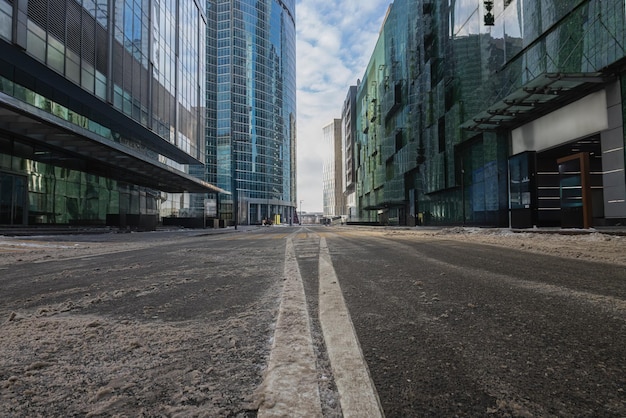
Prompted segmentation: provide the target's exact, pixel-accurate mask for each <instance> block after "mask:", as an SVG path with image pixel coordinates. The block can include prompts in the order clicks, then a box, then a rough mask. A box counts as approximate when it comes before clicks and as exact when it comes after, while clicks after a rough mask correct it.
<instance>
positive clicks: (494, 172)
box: [357, 0, 626, 226]
mask: <svg viewBox="0 0 626 418" xmlns="http://www.w3.org/2000/svg"><path fill="white" fill-rule="evenodd" d="M487 3H492V4H493V8H492V9H491V10H487V8H486V4H487ZM488 15H492V16H493V22H491V19H490V18H489V16H488ZM625 18H626V13H625V4H624V1H623V0H608V1H607V0H602V1H600V0H576V1H571V0H506V1H494V2H485V1H483V0H450V1H449V2H436V1H430V0H396V1H395V2H394V3H393V4H392V8H391V11H390V13H389V14H388V16H387V20H386V22H385V24H384V26H383V29H382V30H381V33H380V37H379V39H378V44H377V46H376V49H375V51H374V53H373V54H372V56H371V58H370V63H369V64H368V67H367V69H366V71H365V74H364V76H363V79H362V82H361V83H360V85H359V91H358V100H357V106H358V113H357V115H358V116H357V117H358V118H359V123H360V125H361V127H360V129H359V141H358V149H359V152H360V159H359V161H360V165H359V168H358V184H357V196H358V202H357V203H358V210H359V217H360V218H361V219H369V220H379V221H380V220H384V221H386V222H392V221H393V220H394V219H397V222H399V223H406V224H412V222H416V223H420V222H421V223H425V224H477V225H493V226H506V225H508V179H507V174H508V172H507V170H508V169H507V161H506V160H507V157H508V155H509V134H508V132H506V131H503V130H497V129H491V130H485V131H483V132H480V133H477V132H475V131H469V130H464V129H462V128H461V126H462V125H463V124H464V122H466V121H468V120H471V118H473V117H475V115H477V114H479V113H481V112H484V111H486V110H487V109H488V108H489V107H490V106H492V105H494V104H495V103H497V102H498V101H501V100H502V99H504V98H506V97H507V96H508V95H510V94H511V93H513V92H515V91H518V90H520V89H522V88H523V87H524V85H526V84H527V83H529V82H530V81H532V80H534V79H536V78H537V77H539V76H541V75H542V74H546V73H570V74H582V73H594V72H600V71H607V70H610V69H611V68H618V64H619V63H620V62H623V60H624V58H625V57H626V53H625V47H626V42H624V39H626V32H625ZM383 46H384V52H383ZM374 214H378V216H377V217H375V216H374Z"/></svg>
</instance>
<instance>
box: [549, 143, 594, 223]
mask: <svg viewBox="0 0 626 418" xmlns="http://www.w3.org/2000/svg"><path fill="white" fill-rule="evenodd" d="M557 164H558V165H559V191H560V199H561V227H562V228H591V226H592V225H591V224H592V208H591V187H590V183H589V153H586V152H581V153H578V154H574V155H570V156H567V157H563V158H559V159H558V160H557Z"/></svg>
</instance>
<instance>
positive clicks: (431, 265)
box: [0, 227, 626, 417]
mask: <svg viewBox="0 0 626 418" xmlns="http://www.w3.org/2000/svg"><path fill="white" fill-rule="evenodd" d="M55 239H58V240H64V241H72V242H79V243H83V244H84V243H91V245H96V246H98V245H100V246H101V249H100V250H99V251H95V252H94V253H93V254H89V255H81V256H77V257H72V258H69V259H56V258H50V259H45V260H41V262H37V263H26V262H16V263H13V264H11V265H8V266H4V267H3V268H2V269H0V286H1V289H2V290H1V302H0V318H9V320H6V322H5V321H4V320H2V321H0V339H4V340H5V341H9V339H11V341H9V342H8V344H5V347H8V348H6V350H5V351H2V349H0V355H2V356H4V357H2V358H0V388H2V391H4V392H3V393H4V394H3V395H2V396H1V397H0V401H2V402H0V404H2V405H3V406H0V414H7V413H8V414H10V415H12V416H32V415H38V414H39V415H41V414H43V415H46V416H64V415H65V416H67V415H86V414H91V415H94V416H98V412H99V411H105V412H106V413H108V414H111V415H114V414H121V415H124V414H125V415H137V414H139V413H143V414H146V415H164V416H172V415H176V414H178V415H181V416H192V415H194V416H233V417H250V416H256V411H257V409H258V399H256V397H255V396H256V395H255V393H256V391H257V390H258V387H259V385H261V383H262V381H263V373H264V370H265V368H266V366H267V364H268V361H269V357H270V351H271V350H272V343H273V332H274V326H275V323H276V318H277V316H278V312H279V305H280V302H281V289H282V287H283V281H284V280H286V279H287V278H286V277H283V275H284V265H285V259H286V245H287V241H288V240H290V241H291V242H292V243H293V250H294V252H295V258H296V260H297V264H298V266H299V274H300V275H301V280H302V287H303V289H304V293H305V300H306V304H307V310H308V315H309V317H310V333H311V340H312V344H313V351H314V355H315V363H316V367H317V373H318V379H319V381H318V386H319V395H320V400H321V402H322V408H321V411H322V414H323V416H325V417H338V416H342V414H344V413H345V412H346V411H342V402H341V396H340V394H339V390H338V388H337V384H336V382H335V381H334V377H333V365H332V364H331V361H330V359H329V356H328V351H329V350H328V347H327V346H326V342H325V340H324V335H323V332H322V328H323V327H322V324H320V317H319V306H320V303H319V301H320V297H322V296H323V295H320V292H319V288H320V287H319V286H320V282H319V277H320V253H321V250H320V248H321V241H322V240H324V241H325V243H326V244H327V246H328V251H329V253H330V260H331V261H332V267H333V268H334V272H335V273H336V281H337V282H338V285H339V286H340V288H341V290H342V291H343V297H344V299H345V303H346V305H347V308H348V311H349V315H350V317H351V319H352V322H353V325H354V330H355V331H356V335H357V337H358V341H359V343H360V348H361V351H362V354H363V356H364V358H365V360H366V362H367V367H368V369H369V373H370V376H371V379H372V380H373V382H374V385H375V389H376V391H377V395H378V397H379V399H380V404H381V405H382V408H383V409H384V413H385V415H386V416H387V417H425V416H437V417H440V416H476V417H479V416H480V417H482V416H497V417H499V416H537V417H538V416H541V417H545V416H561V417H563V416H565V417H567V416H572V417H574V416H575V417H579V416H615V417H623V416H626V401H625V399H626V394H625V393H624V391H625V390H626V269H624V268H623V267H620V266H615V265H610V264H600V263H591V262H584V261H580V260H572V259H564V258H559V257H550V256H544V255H532V254H530V253H522V252H519V251H515V250H512V249H507V248H502V247H496V246H487V245H477V244H470V243H464V242H462V241H459V240H458V239H452V238H450V239H439V238H435V237H428V238H427V239H426V238H420V239H415V238H411V237H403V236H382V235H381V234H377V233H370V232H368V230H367V229H360V228H347V227H345V228H332V227H331V228H329V227H302V228H300V227H272V228H258V229H246V230H240V231H237V232H233V231H230V233H226V234H218V235H207V234H205V233H203V232H202V231H185V232H167V233H141V234H108V235H102V236H81V237H75V236H74V237H57V238H55ZM116 243H117V244H120V243H124V244H128V243H131V244H132V245H130V246H126V247H124V246H122V247H119V246H116V245H117V244H116ZM324 248H325V247H324ZM0 256H1V255H0ZM79 318H99V322H98V323H97V325H98V327H97V328H96V329H97V330H102V332H101V334H102V335H100V336H98V337H97V338H96V337H94V338H95V339H94V340H93V341H95V342H94V343H92V344H85V345H84V346H82V347H81V351H84V352H87V354H85V353H81V355H80V356H78V355H77V354H76V350H73V351H72V352H71V353H70V352H69V351H68V354H67V356H66V355H65V354H64V353H63V349H64V348H63V347H58V346H57V347H56V348H55V349H54V350H53V349H52V348H50V346H51V344H50V342H49V341H48V342H47V343H46V341H43V340H45V338H44V336H45V334H42V333H39V334H38V333H37V332H43V331H41V330H42V329H43V327H44V325H46V326H49V321H51V320H55V321H61V322H59V323H60V324H61V325H59V324H58V323H55V327H57V328H61V327H62V326H64V327H66V328H67V329H68V330H69V331H67V333H66V334H59V336H58V341H64V339H67V338H70V337H71V338H74V336H75V335H78V334H79V331H77V329H76V328H75V327H74V328H72V325H71V324H69V323H68V321H70V320H72V319H76V320H78V319H79ZM90 320H91V321H92V322H88V325H87V326H86V327H87V331H85V330H80V332H91V331H93V327H94V325H93V323H94V322H93V320H92V319H90ZM29 324H30V325H29ZM26 325H29V326H30V327H31V328H24V327H25V326H26ZM19 327H22V328H19ZM146 327H148V328H146ZM152 327H154V328H152ZM168 327H169V328H168ZM57 328H54V329H55V330H56V329H57ZM146 329H148V330H149V332H148V331H146ZM24 330H26V331H24ZM37 330H40V331H37ZM176 330H180V336H178V334H176V335H177V337H176V338H178V339H179V340H180V341H178V342H175V341H165V342H163V343H162V345H158V341H159V339H163V338H166V337H164V336H167V335H169V334H168V333H170V334H171V333H172V332H174V331H176ZM25 332H30V335H31V339H30V340H29V339H28V337H26V339H22V340H20V341H17V340H16V341H13V339H15V338H16V337H15V336H16V335H21V336H22V337H21V338H24V337H23V335H24V333H25ZM124 333H126V334H133V333H140V334H141V335H143V337H142V338H143V339H144V340H145V341H148V342H144V343H142V344H139V346H140V347H142V349H143V352H142V353H141V354H142V356H143V357H137V358H135V357H132V356H137V355H138V351H140V350H134V351H132V353H131V354H127V351H128V350H127V351H124V350H121V351H120V352H117V351H116V355H117V356H118V357H117V358H116V361H118V362H122V363H124V364H125V365H128V364H130V366H125V367H126V368H127V369H129V370H128V371H127V372H126V371H125V372H124V373H128V376H126V377H125V378H126V380H127V383H126V385H125V386H124V387H123V389H120V388H119V387H112V388H111V390H110V391H104V392H103V391H102V389H101V388H102V386H103V385H104V386H106V387H109V386H110V384H109V383H107V382H109V381H113V380H115V379H118V380H119V376H113V377H112V376H109V375H107V374H106V373H108V372H107V371H106V370H105V369H99V368H97V367H94V366H93V365H94V364H99V363H100V362H102V358H104V357H106V353H103V352H100V351H98V350H99V348H98V347H100V346H101V345H103V344H105V342H108V341H111V343H112V344H113V347H115V346H119V345H123V344H125V343H124V341H125V338H129V339H130V338H131V337H132V335H128V336H127V337H126V336H125V335H124ZM118 334H119V335H118ZM81 335H82V334H81ZM88 335H89V337H90V338H91V337H93V336H92V334H88ZM68 336H69V337H68ZM53 337H54V336H50V337H49V338H53ZM79 337H80V335H79ZM71 338H70V339H71ZM76 338H78V337H76ZM98 338H102V340H100V339H98ZM115 338H118V339H119V341H117V340H115ZM42 341H43V342H42ZM72 341H74V340H72ZM96 342H97V343H98V344H100V345H97V344H96ZM44 343H45V344H44ZM130 344H131V346H132V347H133V349H134V348H135V346H136V345H137V343H135V342H131V343H130ZM57 345H58V344H57ZM148 347H151V348H154V353H152V352H150V351H149V350H147V348H148ZM67 350H70V348H67ZM89 350H92V352H91V354H89V353H88V352H89ZM107 350H111V348H110V347H108V348H107ZM7 353H9V354H10V355H7ZM163 353H166V355H165V356H164V355H163ZM70 354H71V355H72V356H74V357H72V358H73V360H72V362H73V363H72V367H74V368H77V367H80V373H82V374H84V375H88V376H89V378H88V379H83V380H82V383H81V382H78V383H72V384H75V385H76V386H71V385H72V384H70V383H69V382H65V386H66V387H69V389H66V390H70V391H75V392H76V395H75V396H74V397H72V396H66V397H65V398H63V395H67V393H64V392H62V389H61V387H62V386H63V385H60V384H55V385H53V384H49V385H48V386H49V390H50V393H49V394H48V395H47V396H41V397H33V392H36V391H37V390H41V385H42V383H41V382H42V381H46V379H48V380H47V381H50V382H52V381H54V378H55V376H57V377H58V376H61V377H59V379H64V378H66V375H67V373H68V372H67V368H68V367H69V366H67V367H66V362H67V363H69V362H70V361H69V360H67V358H69V357H68V356H70ZM33 356H39V357H40V358H44V359H48V360H47V361H46V362H44V363H43V364H44V365H43V366H41V367H33V364H30V363H28V362H29V361H30V360H29V358H30V357H33ZM102 356H104V357H102ZM109 357H110V356H109ZM109 357H106V360H107V361H110V359H109ZM155 359H156V360H155ZM131 360H133V361H131ZM157 360H158V361H157ZM147 361H150V362H151V363H150V364H151V366H150V367H149V368H147V367H146V366H142V362H143V363H145V362H147ZM28 364H30V366H28ZM37 364H38V363H37ZM37 364H36V365H37ZM25 365H26V366H27V367H25ZM133 367H135V368H136V369H133ZM146 370H150V373H149V376H148V377H146V378H145V379H142V378H140V377H134V376H138V375H141V374H142V373H143V374H146V373H147V372H146ZM173 370H186V371H188V372H189V373H191V374H192V375H193V376H194V378H193V379H192V380H189V379H190V378H189V377H187V375H184V376H178V377H176V378H172V374H171V373H173ZM192 372H193V373H192ZM55 373H56V374H55ZM118 373H121V372H118ZM185 373H187V372H185ZM64 376H65V377H64ZM186 379H187V380H186ZM179 380H180V381H181V382H182V383H180V384H178V383H177V382H178V381H179ZM190 382H192V383H193V384H191V383H190ZM194 382H195V383H194ZM68 385H69V386H68ZM107 385H109V386H107ZM53 386H54V387H53ZM146 387H148V388H149V390H146V389H145V388H146ZM37 388H38V389H37ZM185 391H186V392H185ZM148 392H149V393H151V395H147V394H146V393H148ZM182 392H185V396H182V397H180V399H179V398H178V397H177V396H178V395H176V396H175V394H178V393H182ZM102 393H104V394H102ZM155 393H158V394H159V396H155V395H154V394H155ZM100 394H102V395H100ZM112 394H114V395H115V396H116V398H115V399H113V398H111V396H113V395H112ZM85 399H88V401H85ZM90 402H91V403H90ZM107 408H108V409H107ZM172 408H173V409H172ZM106 413H105V414H104V415H106Z"/></svg>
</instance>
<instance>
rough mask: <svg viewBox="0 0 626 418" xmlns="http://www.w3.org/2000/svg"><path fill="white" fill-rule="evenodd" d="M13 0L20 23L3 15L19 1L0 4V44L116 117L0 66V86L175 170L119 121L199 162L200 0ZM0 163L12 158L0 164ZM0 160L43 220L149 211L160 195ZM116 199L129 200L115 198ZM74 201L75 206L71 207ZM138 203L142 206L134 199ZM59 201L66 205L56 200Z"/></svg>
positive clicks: (202, 30)
mask: <svg viewBox="0 0 626 418" xmlns="http://www.w3.org/2000/svg"><path fill="white" fill-rule="evenodd" d="M20 4H24V5H26V4H27V6H25V7H24V10H23V11H24V12H25V13H26V15H27V21H26V23H25V24H24V23H23V22H22V21H21V19H16V16H13V14H14V13H16V11H17V10H18V9H19V7H20V5H17V6H18V7H14V6H16V4H14V2H13V1H11V0H0V41H1V42H7V43H10V42H14V43H15V42H17V43H18V44H20V45H21V46H22V47H23V48H24V53H25V54H27V55H28V56H29V57H30V58H33V59H35V60H37V61H39V62H40V63H42V64H44V65H45V66H46V67H47V68H48V69H49V70H50V71H53V72H56V73H58V74H60V75H62V76H63V77H64V78H66V79H67V80H69V81H71V82H72V83H74V84H76V85H78V86H80V87H81V88H82V90H83V91H85V92H86V93H87V94H88V95H92V96H94V97H95V98H97V99H99V100H101V101H102V102H106V103H110V104H111V105H112V107H113V108H115V109H116V110H118V111H119V112H120V117H119V118H118V120H115V121H112V120H110V119H106V118H103V117H102V116H101V115H96V114H95V113H94V112H93V110H92V109H91V108H90V107H89V106H88V105H87V104H86V103H83V102H81V98H77V97H72V98H69V97H66V94H65V92H62V91H57V92H52V93H51V90H50V86H45V87H46V88H45V91H44V90H43V89H42V90H41V91H39V90H40V87H41V86H40V84H38V82H37V80H36V79H35V78H34V77H33V76H32V75H29V74H26V73H24V72H21V71H19V70H17V69H15V68H9V66H6V67H5V68H3V69H2V71H1V74H0V75H1V77H0V91H2V92H3V93H6V94H9V95H10V96H13V97H15V98H18V99H20V100H23V101H25V102H26V103H28V104H30V105H34V106H36V107H37V108H38V109H41V110H44V111H46V112H49V113H51V114H53V115H54V116H56V117H60V118H62V119H64V120H65V121H67V122H70V123H72V124H76V125H78V126H80V127H82V128H86V129H88V130H89V131H90V132H92V133H95V134H97V135H99V136H101V137H103V138H105V139H107V140H110V141H114V142H116V143H118V144H121V145H124V146H127V147H129V148H131V149H132V150H133V152H140V153H142V154H143V155H145V156H148V157H150V158H152V159H155V160H159V161H160V162H163V163H166V164H168V165H170V166H172V167H174V168H175V169H178V170H180V171H183V172H187V171H188V167H186V166H184V165H182V164H180V163H177V162H175V161H174V160H171V159H169V158H168V157H167V156H165V155H161V154H159V153H158V152H156V151H155V150H154V147H152V146H151V145H150V144H149V143H147V141H146V140H145V139H144V138H141V137H140V135H137V134H131V133H129V132H126V131H124V130H123V129H120V128H119V126H123V125H124V122H125V118H130V119H131V120H132V121H134V122H136V123H138V124H140V125H141V126H142V127H144V128H145V129H146V130H150V131H152V132H154V133H157V134H158V135H159V137H160V138H161V139H162V140H163V141H168V142H170V143H172V144H175V145H176V146H177V147H178V148H180V149H182V150H184V151H185V152H186V153H188V154H189V155H191V156H193V157H194V158H196V159H198V160H199V161H203V160H204V158H205V147H204V126H205V108H204V107H205V98H204V91H205V77H204V76H203V74H204V71H205V59H206V56H205V41H206V35H205V29H206V17H205V11H204V7H205V6H204V4H203V3H202V2H201V3H196V2H176V1H174V0H79V1H65V0H32V1H28V2H27V3H26V2H23V3H20ZM16 22H18V23H16ZM3 65H4V64H3ZM42 84H43V83H42ZM52 88H54V87H52ZM116 126H117V128H116ZM6 149H9V148H6ZM6 159H11V160H12V161H11V162H10V163H5V162H4V161H5V160H6ZM2 161H3V164H2V165H1V166H0V168H2V169H7V170H10V169H11V166H15V165H16V164H17V165H19V170H18V171H19V172H20V173H24V174H26V175H27V176H29V181H28V188H29V199H30V212H31V213H32V214H33V216H35V217H36V219H37V220H38V221H41V222H44V223H66V222H68V221H72V220H76V219H89V220H92V221H94V222H104V218H105V216H106V214H108V213H112V214H117V213H118V212H124V211H127V210H129V211H131V212H129V213H137V214H138V213H143V212H141V211H144V210H145V211H146V212H145V213H148V214H158V213H159V205H160V203H161V202H163V201H164V200H165V199H167V198H168V196H167V195H166V194H164V193H160V192H159V191H155V190H147V189H143V188H140V187H136V186H133V185H132V184H128V185H118V184H117V182H115V181H112V180H109V179H106V178H99V177H97V176H93V175H88V174H86V173H82V172H79V171H75V170H74V171H73V170H68V169H63V168H60V167H55V166H50V165H47V164H43V163H34V162H32V161H28V160H21V159H19V158H17V157H15V156H13V157H11V156H10V155H9V154H8V153H7V154H5V158H4V159H3V160H2ZM16 161H20V162H19V163H16ZM129 180H130V179H129ZM70 185H71V186H70ZM111 195H113V196H114V197H111ZM89 196H91V197H89ZM124 198H128V199H129V200H128V201H127V202H124V201H123V199H124ZM170 198H173V200H172V202H174V203H172V205H169V207H172V208H174V209H172V210H179V209H181V208H182V207H183V206H181V205H184V206H189V204H188V201H189V197H188V196H186V195H185V197H184V198H183V199H182V200H181V199H180V198H179V196H170ZM74 199H78V200H77V201H80V202H81V203H80V204H78V205H74V204H73V203H71V202H73V201H74ZM120 199H122V201H120ZM142 199H147V200H149V202H147V201H145V202H143V203H142V202H141V201H142ZM60 200H65V201H66V203H65V204H64V205H61V204H60V203H59V201H60ZM95 200H98V202H99V203H96V202H95ZM116 202H118V203H119V204H118V205H117V207H114V206H115V203H116ZM136 202H139V203H136ZM181 202H183V203H181ZM103 205H104V206H107V208H106V209H105V208H103V207H102V206H103ZM111 205H113V206H111ZM96 207H98V208H99V209H97V210H96ZM137 211H139V212H137ZM29 222H30V221H29Z"/></svg>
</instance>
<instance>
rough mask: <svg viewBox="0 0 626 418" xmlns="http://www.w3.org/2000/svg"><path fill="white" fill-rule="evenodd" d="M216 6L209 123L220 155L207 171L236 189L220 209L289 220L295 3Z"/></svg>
mask: <svg viewBox="0 0 626 418" xmlns="http://www.w3.org/2000/svg"><path fill="white" fill-rule="evenodd" d="M212 7H215V8H216V10H217V13H216V18H217V32H216V42H215V43H214V44H211V43H210V42H209V44H208V48H207V56H208V57H212V56H215V57H216V68H215V69H216V73H217V77H216V86H215V97H213V96H211V97H209V98H208V100H209V101H211V100H212V99H213V98H214V99H215V101H216V106H215V117H216V123H215V126H216V129H215V131H214V132H213V130H212V128H210V129H209V130H207V135H208V138H207V144H208V145H207V150H208V151H209V152H208V153H207V160H209V161H211V159H212V158H213V159H214V160H213V161H214V163H211V164H214V165H213V167H214V173H209V176H214V177H215V178H216V180H217V185H218V186H219V187H220V188H222V189H225V190H228V191H230V192H231V195H223V196H220V214H221V216H222V218H224V219H227V220H229V221H230V222H236V223H242V224H258V223H261V222H262V220H263V219H264V218H266V219H272V220H278V221H279V222H289V221H291V219H292V216H293V210H294V208H295V199H296V197H295V184H294V180H295V114H296V109H295V20H294V19H295V15H294V11H295V3H294V2H293V1H280V0H265V1H241V0H217V1H210V2H209V9H211V8H212ZM209 59H210V58H209ZM212 76H213V74H211V73H208V77H207V78H209V79H210V78H211V77H212ZM209 91H210V90H209ZM211 106H213V104H208V105H207V107H208V108H211ZM213 133H214V136H212V135H213Z"/></svg>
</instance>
